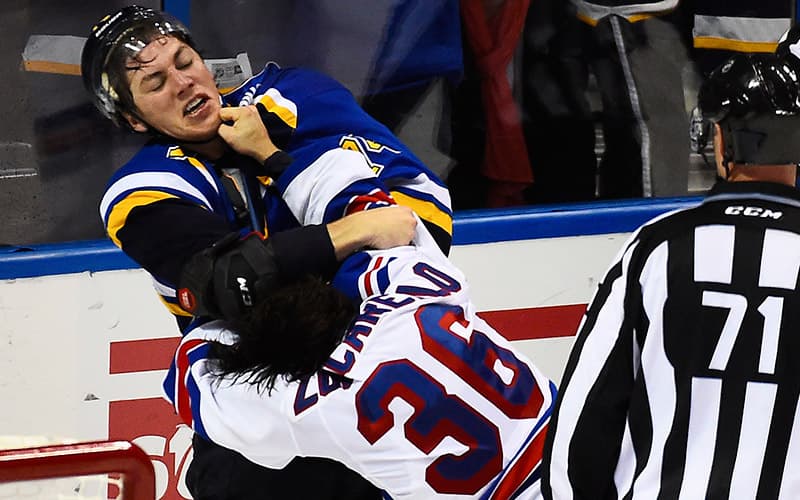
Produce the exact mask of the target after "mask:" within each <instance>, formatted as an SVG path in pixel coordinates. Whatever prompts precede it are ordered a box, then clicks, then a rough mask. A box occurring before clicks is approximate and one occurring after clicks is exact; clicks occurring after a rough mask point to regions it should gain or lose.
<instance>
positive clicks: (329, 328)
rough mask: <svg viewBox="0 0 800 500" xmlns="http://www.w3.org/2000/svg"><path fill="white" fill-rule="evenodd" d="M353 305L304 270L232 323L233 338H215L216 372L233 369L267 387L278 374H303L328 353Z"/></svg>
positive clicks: (352, 315) (341, 333)
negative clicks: (224, 341)
mask: <svg viewBox="0 0 800 500" xmlns="http://www.w3.org/2000/svg"><path fill="white" fill-rule="evenodd" d="M355 314H356V307H355V305H354V304H353V303H352V302H351V301H350V299H348V298H347V297H346V296H345V295H344V294H342V293H341V292H339V291H338V290H336V289H335V288H333V287H332V286H330V285H329V284H327V283H325V282H324V281H322V280H321V279H320V278H317V277H312V276H306V277H304V278H301V279H300V280H298V281H296V282H294V283H291V284H289V285H286V286H283V287H281V288H279V289H277V290H276V291H275V292H273V293H271V294H269V295H268V296H267V297H266V298H265V299H264V300H262V301H261V302H260V303H258V304H256V305H255V306H254V307H253V310H252V311H251V312H250V313H249V314H248V315H247V316H245V317H243V318H241V319H240V320H237V321H234V322H233V323H232V325H231V326H232V327H233V331H234V332H236V333H237V334H238V335H239V339H238V341H237V342H236V343H235V344H232V345H225V344H221V343H214V344H212V347H211V357H213V358H215V359H216V361H217V362H216V363H215V369H214V370H215V373H216V374H217V375H222V376H226V375H232V376H233V378H234V380H244V381H245V382H247V383H250V384H253V385H256V386H258V388H259V390H262V391H263V390H266V391H267V393H269V392H271V391H272V389H273V388H274V387H275V383H276V381H277V380H278V378H279V377H284V378H285V379H286V380H287V381H290V382H291V381H294V380H300V379H303V378H305V377H307V376H309V375H311V374H312V373H314V372H315V371H317V370H318V369H319V368H320V367H321V366H322V364H323V363H324V362H325V361H326V360H327V359H328V357H329V356H330V354H331V353H332V352H333V350H334V349H335V348H336V346H337V345H339V344H340V343H341V341H342V339H343V338H344V334H345V331H346V330H347V327H348V326H349V325H350V323H351V322H352V321H353V319H354V318H355Z"/></svg>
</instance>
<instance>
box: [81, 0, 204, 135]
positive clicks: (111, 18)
mask: <svg viewBox="0 0 800 500" xmlns="http://www.w3.org/2000/svg"><path fill="white" fill-rule="evenodd" d="M161 36H174V37H176V38H179V39H181V40H183V41H184V42H186V43H187V44H188V45H189V46H191V47H192V48H195V45H194V42H193V40H192V35H191V33H190V32H189V30H188V29H187V28H186V26H185V25H184V24H183V23H182V22H180V21H179V20H178V19H176V18H175V17H173V16H171V15H169V14H167V13H166V12H161V11H157V10H153V9H150V8H147V7H141V6H138V5H130V6H127V7H123V8H122V9H120V10H118V11H116V12H114V13H113V14H108V15H107V16H105V17H103V18H102V19H101V20H100V21H98V22H97V24H95V25H94V26H92V30H91V33H90V34H89V37H88V38H87V40H86V43H85V44H84V45H83V52H82V54H81V76H82V77H83V85H84V87H86V90H88V91H89V93H90V94H91V95H92V100H93V102H94V104H95V106H97V108H98V109H99V110H100V112H102V113H103V115H105V116H106V117H108V118H110V119H111V120H113V121H114V122H115V123H117V124H121V123H126V122H125V120H123V118H122V114H121V112H122V111H128V112H131V111H133V109H134V105H133V97H132V96H131V93H130V90H129V88H128V81H127V77H126V74H125V67H126V63H127V62H128V61H129V60H130V59H132V58H133V59H135V57H136V55H137V54H138V53H139V52H140V51H141V50H142V49H143V48H145V47H146V46H147V44H149V43H150V42H152V41H153V40H155V39H156V38H158V37H161Z"/></svg>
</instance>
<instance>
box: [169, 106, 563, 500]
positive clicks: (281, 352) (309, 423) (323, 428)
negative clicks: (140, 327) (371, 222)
mask: <svg viewBox="0 0 800 500" xmlns="http://www.w3.org/2000/svg"><path fill="white" fill-rule="evenodd" d="M252 120H253V118H252V117H247V116H241V117H239V119H238V121H237V123H236V125H237V126H241V127H242V128H247V127H248V125H247V122H248V121H252ZM335 168H336V166H334V165H333V164H325V163H315V164H314V165H312V166H311V167H308V168H305V169H299V168H293V166H290V167H289V168H288V169H287V170H286V172H284V174H283V176H282V177H281V179H282V181H284V182H283V183H281V187H280V190H281V194H282V196H283V197H284V199H285V200H286V203H287V205H288V206H289V207H290V208H291V210H292V213H293V215H294V216H295V217H296V218H297V220H298V221H300V222H301V223H303V224H320V223H325V222H329V221H331V220H333V219H335V218H336V217H339V214H341V213H342V212H349V211H353V210H360V209H363V208H369V207H365V206H364V205H363V204H361V203H360V202H359V201H358V197H357V196H353V184H351V183H350V179H351V178H357V179H360V182H359V187H358V189H359V190H361V191H363V192H369V193H373V196H376V197H377V193H381V192H382V193H383V198H384V200H385V201H384V202H383V203H388V204H391V203H393V200H392V199H391V197H390V196H389V195H388V193H387V189H386V188H385V187H384V186H382V185H381V182H380V180H379V179H378V178H376V177H374V176H370V175H369V173H370V171H369V169H368V168H367V166H366V165H362V166H361V168H360V170H361V171H360V172H359V171H358V167H357V166H355V165H353V166H350V167H349V169H348V172H346V175H340V176H335V177H333V178H332V177H331V176H330V175H329V173H330V172H331V171H332V170H333V169H335ZM413 243H414V244H413V245H411V246H402V247H397V248H392V249H387V250H382V251H381V250H371V251H363V252H359V253H356V254H354V255H352V256H350V257H348V258H347V259H346V260H345V261H344V262H343V264H342V266H341V267H340V269H339V271H338V272H337V273H336V275H335V277H334V279H333V282H332V285H327V284H325V283H324V282H322V281H320V280H318V279H304V280H302V281H300V282H293V283H289V284H285V282H284V281H283V280H281V279H280V278H279V277H278V276H273V277H272V278H267V279H266V281H265V282H264V283H262V285H263V286H262V288H261V294H260V302H258V303H257V304H256V305H255V306H254V307H253V308H252V310H250V311H249V313H247V314H243V315H242V316H240V317H239V318H235V319H234V320H233V321H230V322H226V321H221V320H218V321H212V322H207V323H203V324H199V323H198V324H196V326H194V327H192V328H190V329H189V331H187V333H186V335H185V336H184V338H183V340H182V342H181V345H180V346H179V348H178V349H177V351H176V355H175V359H174V362H173V364H172V366H171V368H170V370H169V372H168V375H167V377H166V379H165V382H164V389H165V395H166V397H167V399H168V400H169V401H170V402H171V403H172V404H173V405H174V406H175V409H176V411H177V413H178V414H179V415H180V416H181V418H182V420H183V421H184V422H185V423H187V424H188V425H191V426H192V428H193V429H195V431H196V432H198V433H200V434H201V435H203V436H205V437H207V438H208V439H210V440H212V441H214V442H217V443H219V444H221V445H223V446H226V447H229V448H231V449H235V450H237V451H239V452H240V453H242V454H243V455H244V456H246V457H247V458H249V459H250V460H252V461H253V462H256V463H259V464H262V465H265V466H267V467H276V468H279V467H283V466H285V465H286V464H287V463H289V461H290V460H292V459H293V458H295V457H298V456H309V457H327V458H331V459H334V460H338V461H341V462H343V463H345V464H346V465H347V466H348V467H350V468H352V469H353V470H355V471H357V472H359V473H360V474H362V475H363V476H364V477H366V478H368V479H369V480H370V481H372V482H373V483H374V484H375V485H377V486H378V487H380V488H381V489H382V490H383V491H384V492H385V494H386V498H393V499H421V500H422V499H424V500H428V499H434V498H442V499H445V498H446V499H458V498H461V499H467V498H481V499H497V500H508V499H511V498H520V499H526V500H532V499H537V498H539V495H540V493H539V477H540V463H541V457H542V447H543V444H544V437H545V435H546V431H547V423H548V421H549V417H550V410H551V407H552V405H553V401H554V397H555V386H554V384H553V383H552V382H550V381H549V380H547V379H546V377H544V376H543V375H542V374H541V373H540V372H539V371H538V370H537V369H536V367H535V366H534V365H533V363H531V362H530V360H528V359H527V358H526V357H525V356H524V355H522V354H521V353H519V352H518V351H516V350H515V348H514V347H513V345H511V343H510V342H508V341H507V340H506V339H505V338H503V337H502V336H501V335H500V334H499V333H498V332H496V331H495V330H494V329H493V328H492V327H491V326H490V325H488V324H487V323H486V322H484V321H483V320H481V318H480V317H478V316H477V314H476V309H475V306H474V305H473V304H472V303H471V301H470V298H469V297H470V294H469V287H468V284H467V283H466V281H465V279H464V276H463V275H462V273H461V272H460V271H459V270H458V269H457V268H456V267H455V266H453V264H452V263H450V261H449V260H448V259H447V258H446V257H445V256H444V254H442V252H441V250H440V249H439V248H438V246H437V245H436V243H435V242H434V241H433V238H432V237H431V236H430V234H429V233H428V231H427V229H426V227H425V226H424V225H423V224H418V225H417V234H416V237H415V239H414V242H413ZM199 267H201V268H202V267H204V266H203V265H200V266H199ZM334 287H335V289H334ZM211 288H213V286H200V287H198V293H197V295H198V296H201V295H202V290H203V289H205V290H208V289H211Z"/></svg>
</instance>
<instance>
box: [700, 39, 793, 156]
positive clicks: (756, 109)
mask: <svg viewBox="0 0 800 500" xmlns="http://www.w3.org/2000/svg"><path fill="white" fill-rule="evenodd" d="M714 123H718V124H719V125H720V128H721V130H722V136H723V141H724V144H725V151H724V152H723V157H724V158H725V160H726V161H733V162H734V163H737V164H750V165H785V164H791V163H800V60H798V59H796V58H794V57H793V56H784V57H781V56H779V55H776V54H744V53H743V54H737V55H734V56H733V57H731V58H730V59H728V60H727V61H726V62H725V63H723V64H722V65H721V66H719V67H718V68H716V69H715V70H714V71H712V72H711V74H710V75H709V76H708V78H707V79H706V80H705V82H703V84H702V85H701V87H700V91H699V94H698V98H697V110H696V112H695V117H694V119H693V124H692V143H693V147H694V148H695V150H696V151H698V152H700V151H702V148H704V147H705V143H706V141H707V139H708V136H709V135H710V134H709V131H710V128H711V125H712V124H714Z"/></svg>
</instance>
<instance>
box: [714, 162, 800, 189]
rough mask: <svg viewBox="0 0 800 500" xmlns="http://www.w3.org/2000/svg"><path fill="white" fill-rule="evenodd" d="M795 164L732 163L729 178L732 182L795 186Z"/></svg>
mask: <svg viewBox="0 0 800 500" xmlns="http://www.w3.org/2000/svg"><path fill="white" fill-rule="evenodd" d="M796 175H797V171H796V167H795V166H794V165H753V166H745V165H732V166H731V169H730V174H729V176H728V180H729V181H732V182H747V181H760V182H774V183H777V184H785V185H787V186H794V185H795V182H796Z"/></svg>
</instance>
